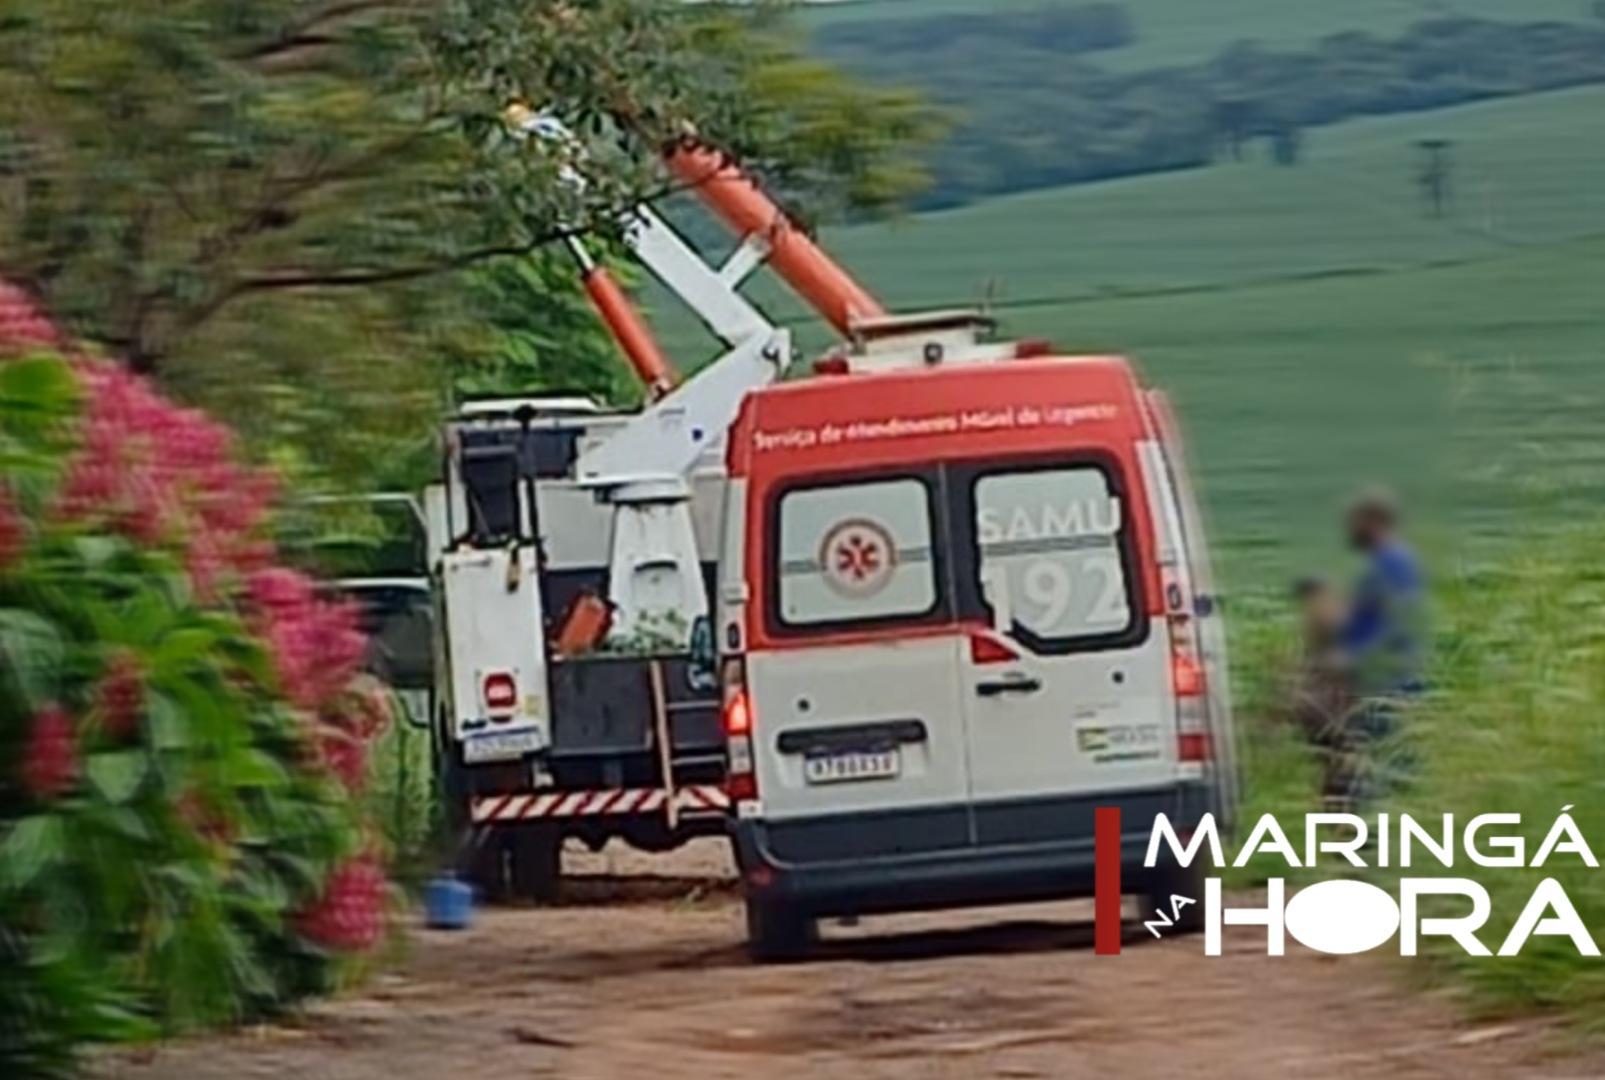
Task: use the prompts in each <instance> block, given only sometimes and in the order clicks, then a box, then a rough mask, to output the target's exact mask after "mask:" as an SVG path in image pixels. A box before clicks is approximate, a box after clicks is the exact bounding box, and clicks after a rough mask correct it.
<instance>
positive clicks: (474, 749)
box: [463, 731, 541, 765]
mask: <svg viewBox="0 0 1605 1080" xmlns="http://www.w3.org/2000/svg"><path fill="white" fill-rule="evenodd" d="M540 748H541V733H540V732H539V731H505V732H499V733H497V734H494V735H478V736H475V737H474V738H472V739H469V740H467V741H466V742H464V743H463V761H464V762H465V763H466V764H469V765H479V764H483V763H484V762H487V761H513V760H516V759H518V758H521V757H523V756H524V755H525V754H533V753H534V752H535V751H537V750H539V749H540Z"/></svg>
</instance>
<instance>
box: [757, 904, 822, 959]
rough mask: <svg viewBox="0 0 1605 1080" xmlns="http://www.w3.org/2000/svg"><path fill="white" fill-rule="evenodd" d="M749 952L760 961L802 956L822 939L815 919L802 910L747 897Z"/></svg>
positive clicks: (801, 957)
mask: <svg viewBox="0 0 1605 1080" xmlns="http://www.w3.org/2000/svg"><path fill="white" fill-rule="evenodd" d="M746 905H747V955H748V956H750V957H751V958H752V959H753V961H754V962H755V963H759V964H783V963H788V962H793V961H797V960H801V959H803V958H804V957H806V956H807V955H808V951H809V949H811V948H812V947H813V946H814V944H815V943H816V942H817V941H818V939H819V934H818V926H817V924H816V923H815V922H814V920H813V919H812V918H811V917H810V916H808V915H805V914H803V913H801V912H798V911H795V910H791V909H788V908H785V907H782V906H780V905H779V904H773V903H768V904H766V903H764V902H763V901H761V900H754V899H753V898H752V897H750V896H749V897H747V900H746Z"/></svg>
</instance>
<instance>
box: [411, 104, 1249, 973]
mask: <svg viewBox="0 0 1605 1080" xmlns="http://www.w3.org/2000/svg"><path fill="white" fill-rule="evenodd" d="M538 123H539V122H538V121H531V126H535V125H536V124H538ZM667 160H668V165H669V167H670V169H671V171H673V172H674V174H675V175H676V176H677V177H678V178H679V179H680V180H681V181H682V182H683V183H684V184H685V185H686V186H687V187H689V188H691V189H692V190H694V191H696V192H697V193H698V194H699V195H701V196H702V198H703V199H704V201H705V202H706V203H707V204H708V205H709V207H710V208H711V209H712V210H713V211H714V212H715V213H716V214H717V215H718V216H719V217H720V218H721V219H722V220H723V221H724V222H725V223H726V224H727V225H729V226H730V227H731V228H732V229H733V230H734V231H735V232H736V234H737V235H738V236H740V237H742V242H741V243H740V245H739V246H738V248H737V249H736V252H735V254H734V255H733V256H732V258H731V259H730V261H729V262H728V263H727V264H726V265H725V266H723V267H721V268H719V269H717V270H715V269H711V268H709V267H707V266H706V265H705V264H703V262H702V261H701V260H700V259H699V258H698V257H696V256H695V255H694V254H693V253H692V252H691V251H690V249H689V248H688V247H687V246H686V245H685V244H684V242H683V241H681V240H680V238H679V237H677V236H676V235H675V234H674V233H673V231H672V230H670V229H669V228H668V227H667V226H666V225H665V224H664V223H663V222H662V221H661V220H660V219H659V218H657V217H656V216H655V215H654V214H653V213H652V212H651V210H650V209H648V208H642V209H639V210H638V211H637V212H636V213H635V214H634V215H633V216H632V218H631V221H630V225H629V228H628V230H627V233H628V237H629V242H630V244H631V246H632V247H633V248H634V250H635V252H636V254H637V255H638V256H639V257H640V258H641V259H642V261H643V262H644V263H645V264H646V265H647V266H648V267H649V268H650V269H651V270H652V271H653V272H654V273H655V274H657V276H659V277H660V278H661V279H662V280H663V281H664V282H665V283H666V284H667V285H668V286H669V287H670V288H671V289H673V290H674V291H675V292H676V293H677V294H678V295H679V296H680V297H682V298H683V299H684V300H686V301H687V302H688V303H689V304H690V306H691V307H692V308H693V309H695V310H696V311H697V312H698V313H699V314H701V316H702V317H703V319H704V320H705V321H706V322H707V323H708V325H709V326H710V327H711V328H712V329H713V331H714V332H715V333H716V334H717V335H718V336H719V337H720V338H722V339H723V340H724V341H725V342H726V343H727V344H728V345H729V346H730V351H729V352H728V353H726V354H725V356H724V357H722V358H721V359H719V360H718V361H716V362H715V363H713V364H712V365H710V366H709V367H707V368H705V369H704V370H703V371H701V372H700V373H699V374H698V375H697V376H696V377H694V378H692V379H690V380H688V381H687V382H685V383H684V384H683V385H681V386H678V387H674V388H672V389H671V388H670V387H671V386H672V383H673V374H672V371H671V369H670V368H669V367H668V365H667V363H666V362H664V360H663V358H662V357H661V355H660V354H658V352H657V350H656V347H655V346H654V345H653V344H652V339H651V337H650V335H649V334H648V333H647V332H646V330H645V328H644V327H643V326H642V325H641V324H640V323H639V321H638V320H637V319H636V318H635V316H634V313H633V311H631V309H630V308H629V306H628V304H627V303H626V302H624V300H623V297H622V294H620V293H619V292H618V290H617V288H616V286H613V285H612V284H611V282H610V281H609V280H608V279H607V278H606V277H605V275H604V274H603V271H601V270H600V269H599V268H597V267H596V266H595V265H594V264H592V263H591V261H590V260H589V258H588V257H587V256H586V255H585V253H584V252H583V251H582V250H581V251H577V252H576V254H577V255H578V257H579V258H580V262H581V266H582V268H583V271H584V273H585V274H586V281H587V286H588V288H589V289H590V291H591V293H592V296H593V297H594V298H595V299H596V301H597V306H598V307H599V308H600V310H601V311H602V312H603V314H604V316H605V317H606V318H607V320H608V322H609V324H610V326H612V327H613V328H614V331H615V336H616V337H617V338H618V340H619V343H620V345H621V347H622V348H623V349H624V350H625V352H626V353H627V354H628V355H629V356H630V357H631V359H632V361H633V362H634V364H635V366H636V368H637V370H638V371H639V372H640V373H641V375H642V377H643V379H644V380H645V381H646V382H647V383H648V384H649V385H650V386H652V387H654V388H655V390H656V391H657V392H659V393H660V395H661V396H659V397H658V398H657V399H656V400H655V401H654V402H653V404H651V405H650V406H649V407H648V408H647V409H646V410H645V411H643V412H642V413H640V414H638V415H632V416H618V415H606V414H603V413H600V412H597V411H591V410H589V407H588V406H586V405H584V404H583V403H577V402H541V401H531V402H518V403H504V404H501V405H493V406H485V407H480V408H478V409H476V410H471V411H469V412H467V413H465V415H463V416H462V417H460V418H459V419H458V420H457V421H456V422H455V423H454V424H453V425H452V427H451V429H450V432H449V435H448V440H447V454H446V473H447V476H446V480H447V482H446V484H445V486H444V488H443V489H442V490H441V492H439V493H438V494H437V498H436V499H435V500H434V503H435V504H436V509H435V510H433V511H432V516H433V517H435V518H436V519H437V524H435V525H434V526H433V528H432V532H434V533H436V534H437V535H438V536H439V538H440V552H441V554H440V556H439V561H438V569H437V573H438V576H439V578H440V584H439V587H438V589H437V593H438V595H439V596H440V597H441V599H442V603H443V605H444V608H445V613H444V615H445V617H444V619H443V620H442V626H443V627H444V628H445V631H446V632H445V635H444V639H443V648H444V651H445V654H446V663H445V664H444V665H442V667H443V670H446V671H448V672H449V678H448V679H447V680H446V682H447V684H448V685H446V686H445V687H444V688H443V690H444V694H445V702H446V704H445V706H444V716H443V720H442V722H443V724H445V725H446V726H447V729H448V730H449V731H450V733H451V735H452V738H453V740H454V742H453V747H454V750H453V754H452V759H451V760H452V764H453V766H454V768H455V769H456V771H457V774H458V775H459V776H460V777H461V778H462V779H461V784H462V790H463V792H464V795H463V805H464V806H465V807H466V808H467V810H468V816H469V817H470V818H471V820H472V821H473V822H474V823H475V824H476V825H477V826H479V827H480V828H481V829H482V830H483V829H489V830H492V831H491V832H490V833H489V835H490V837H491V842H490V844H489V845H487V846H486V847H484V848H483V849H482V850H487V851H491V852H493V853H494V852H499V853H500V854H499V855H497V857H498V858H500V859H502V863H501V864H500V868H501V869H502V870H510V871H511V873H512V875H513V877H514V879H515V880H520V881H525V882H533V883H536V884H539V885H541V886H542V887H545V885H546V883H547V882H548V881H549V880H551V877H552V873H553V868H554V867H555V852H556V847H555V844H556V843H557V842H558V840H560V839H561V837H563V836H565V835H580V836H583V837H585V838H587V839H589V840H591V841H593V842H596V841H599V840H602V839H605V838H607V837H608V836H615V835H622V836H624V837H626V838H627V839H630V840H632V841H634V842H635V843H637V844H641V845H644V846H648V847H656V846H660V845H666V844H670V843H673V842H676V841H677V840H679V839H680V838H682V837H684V836H686V835H689V834H692V833H694V832H697V831H702V830H707V831H717V830H719V829H728V831H729V832H730V834H731V836H732V838H733V840H734V849H735V855H736V861H737V864H738V866H739V868H740V871H741V875H742V884H743V890H744V894H745V899H746V904H747V921H748V938H749V944H750V946H751V949H752V951H753V953H754V954H755V955H756V956H758V957H760V958H771V957H782V956H790V955H794V954H796V953H797V952H800V951H802V950H803V949H805V948H806V947H807V945H808V943H809V941H810V939H811V936H812V933H813V929H814V927H815V925H816V922H817V920H818V919H819V918H820V917H822V916H854V915H859V914H866V913H873V912H881V911H893V910H907V909H913V908H933V907H943V906H954V905H967V904H981V903H999V902H1009V901H1018V900H1031V899H1042V898H1048V897H1061V896H1077V895H1087V894H1090V893H1091V892H1092V890H1093V885H1094V882H1093V877H1094V832H1093V821H1094V811H1095V809H1097V808H1103V807H1112V808H1118V809H1119V810H1120V811H1121V819H1122V835H1121V842H1120V845H1119V848H1120V851H1119V855H1120V862H1121V870H1122V873H1121V882H1122V885H1123V886H1124V888H1125V889H1126V891H1130V892H1138V893H1141V894H1144V895H1145V896H1146V897H1148V898H1149V899H1151V900H1152V901H1153V902H1154V903H1155V904H1156V905H1160V906H1165V907H1167V909H1168V906H1169V904H1170V902H1171V901H1170V897H1171V896H1173V895H1182V896H1186V897H1189V898H1191V899H1194V900H1196V899H1198V897H1199V896H1201V893H1200V892H1199V891H1198V890H1197V888H1196V886H1195V883H1193V882H1191V881H1190V880H1189V879H1188V877H1187V874H1186V872H1185V871H1184V869H1183V868H1181V867H1179V866H1174V865H1167V864H1164V863H1160V864H1157V865H1154V866H1145V865H1143V860H1144V849H1145V844H1146V840H1147V837H1148V835H1149V833H1150V831H1151V829H1152V826H1153V825H1154V822H1155V820H1156V818H1157V816H1158V815H1160V814H1164V815H1166V816H1167V817H1168V819H1169V820H1170V821H1171V822H1172V823H1173V826H1174V828H1177V829H1181V830H1187V829H1190V828H1191V827H1192V826H1193V825H1194V824H1196V823H1197V822H1198V821H1199V820H1200V819H1201V817H1202V815H1203V814H1205V813H1214V814H1215V816H1216V820H1217V821H1219V822H1221V823H1222V824H1223V825H1227V824H1229V822H1230V820H1231V817H1232V814H1233V812H1234V808H1235V803H1236V788H1235V775H1236V772H1235V762H1234V758H1233V739H1232V729H1231V709H1230V695H1229V693H1228V689H1227V684H1226V651H1225V638H1224V633H1223V629H1222V620H1221V613H1220V604H1219V601H1218V598H1217V596H1216V594H1215V591H1214V585H1213V582H1212V577H1211V572H1210V566H1209V558H1208V552H1207V547H1206V544H1205V538H1204V531H1203V522H1202V519H1201V516H1200V514H1199V512H1198V508H1197V505H1196V502H1195V500H1194V497H1193V493H1192V486H1191V481H1190V480H1189V478H1188V472H1187V468H1186V459H1185V455H1184V453H1183V450H1182V445H1181V442H1180V439H1179V436H1178V433H1177V428H1176V425H1175V423H1174V422H1173V420H1172V418H1171V415H1170V410H1169V408H1168V406H1167V404H1166V402H1165V399H1164V398H1163V396H1162V395H1161V394H1160V393H1158V392H1157V391H1155V390H1153V389H1151V388H1150V387H1148V386H1146V385H1144V383H1143V382H1142V381H1141V379H1140V378H1139V376H1138V373H1137V372H1136V370H1135V368H1134V367H1133V366H1132V365H1131V364H1130V363H1129V362H1127V361H1126V360H1124V359H1122V358H1120V357H1116V356H1107V355H1091V356H1078V355H1073V354H1063V353H1059V352H1056V351H1055V350H1054V349H1052V348H1050V347H1049V346H1047V345H1046V344H1044V343H1040V342H1029V341H1028V342H1008V341H998V340H994V339H993V337H992V334H991V331H992V326H991V323H990V321H989V320H988V319H987V318H986V317H985V316H984V315H983V314H981V313H978V312H973V311H936V312H924V313H918V314H912V315H902V316H898V315H893V314H890V313H888V312H887V311H886V310H885V309H884V308H882V307H881V305H880V304H879V303H878V302H877V301H876V300H875V299H874V298H873V297H872V296H871V295H870V294H869V293H867V292H866V291H865V290H864V289H862V288H861V287H860V286H859V285H858V284H856V283H855V282H854V281H853V280H852V279H851V278H850V277H849V276H848V275H847V274H846V273H845V272H843V271H842V269H841V268H840V267H838V266H837V265H836V264H835V263H833V262H831V261H830V259H829V258H827V257H826V256H825V255H824V254H823V253H822V252H821V251H820V250H819V249H818V248H817V247H816V246H815V245H814V244H813V242H812V241H811V240H810V239H809V238H808V237H807V236H805V235H804V234H802V233H801V232H800V231H798V230H797V229H796V228H794V227H793V226H792V225H791V224H790V223H789V222H788V221H787V219H786V218H785V217H784V215H783V214H781V213H780V212H779V211H778V210H777V209H776V208H775V206H774V205H773V204H772V203H771V202H769V200H768V199H766V198H765V197H764V196H763V194H762V193H761V192H760V191H759V190H758V189H757V188H756V187H755V186H754V185H753V184H752V183H751V182H750V181H749V180H748V179H747V178H746V177H744V176H743V175H742V174H741V173H740V172H739V170H737V169H736V168H734V167H733V166H732V165H730V164H729V163H728V162H727V161H725V160H724V159H723V158H721V157H720V156H719V155H718V154H716V153H714V152H712V151H709V150H707V149H705V148H703V147H700V146H696V145H688V146H683V147H680V148H678V149H677V150H676V151H675V152H674V153H672V154H671V155H670V156H669V157H668V159H667ZM766 261H767V263H768V264H769V265H770V266H772V267H773V268H774V270H775V271H776V272H777V273H778V274H779V275H780V276H781V277H782V278H784V279H785V280H786V282H787V283H788V284H789V285H791V287H792V288H793V289H794V290H795V291H796V292H797V293H798V294H799V295H800V296H802V298H803V299H805V300H806V301H808V303H809V304H810V305H812V306H813V307H814V309H815V310H816V311H818V312H819V314H820V315H821V316H822V317H823V318H824V319H825V320H826V321H827V322H828V323H829V324H830V325H831V326H832V327H834V329H835V330H836V331H837V333H838V334H839V335H840V337H841V343H840V344H839V345H838V346H837V347H836V348H834V349H833V350H831V351H830V352H828V353H827V354H826V355H825V356H823V357H821V358H820V359H819V360H817V361H816V362H815V364H814V373H813V376H812V377H811V378H806V379H801V380H795V381H791V382H787V383H784V384H781V385H770V384H771V383H772V382H773V381H774V379H775V376H776V375H777V374H778V371H779V369H780V367H781V365H783V364H784V363H785V361H786V359H787V357H788V354H789V352H790V342H789V340H788V339H787V336H786V334H785V333H784V332H783V331H780V330H777V329H775V328H774V327H773V326H771V325H770V324H769V323H768V322H767V321H765V320H764V318H763V316H762V314H761V313H760V312H758V311H757V310H756V309H755V308H753V307H752V305H751V304H749V303H748V302H747V301H745V300H744V299H743V298H742V297H741V295H740V294H739V293H738V292H737V285H738V284H739V282H740V281H741V280H742V279H743V278H744V277H745V276H746V275H747V274H748V273H749V272H750V271H751V270H752V269H753V268H754V267H756V266H757V265H758V264H760V263H762V262H766ZM603 597H605V600H606V610H607V611H608V612H610V613H611V616H612V630H611V632H610V636H609V637H608V638H607V643H606V647H605V649H604V651H601V652H596V651H591V652H586V651H585V650H583V649H571V648H568V647H567V646H566V645H565V644H564V643H572V642H575V641H582V642H583V641H585V640H586V635H585V634H584V633H583V632H582V631H583V628H584V626H585V625H586V624H587V623H588V622H591V621H594V620H588V619H587V618H586V617H585V612H586V610H587V609H588V608H589V609H590V610H591V611H592V612H593V614H594V612H595V610H596V606H595V604H594V603H593V602H592V601H594V599H595V598H603ZM710 610H711V618H710V617H709V614H710ZM643 637H646V638H650V639H652V641H651V642H650V643H649V644H655V645H656V647H647V648H630V647H629V643H630V642H632V641H634V642H636V643H637V644H639V642H640V640H641V639H642V638H643ZM482 835H484V834H482ZM498 845H499V846H498ZM493 869H495V867H493ZM1186 910H1187V912H1189V913H1192V912H1197V911H1198V910H1199V907H1198V905H1197V904H1194V905H1192V907H1190V908H1188V909H1186ZM1187 917H1188V916H1183V918H1182V921H1185V920H1186V918H1187Z"/></svg>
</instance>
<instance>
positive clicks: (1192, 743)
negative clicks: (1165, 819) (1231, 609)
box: [1166, 613, 1211, 765]
mask: <svg viewBox="0 0 1605 1080" xmlns="http://www.w3.org/2000/svg"><path fill="white" fill-rule="evenodd" d="M1166 622H1167V623H1168V624H1169V628H1170V688H1171V693H1173V694H1174V695H1175V698H1176V758H1177V760H1178V761H1180V762H1181V763H1182V764H1184V765H1186V764H1194V765H1201V764H1203V763H1204V762H1206V761H1208V760H1209V759H1210V757H1211V753H1210V746H1209V704H1208V701H1209V699H1208V696H1207V694H1206V692H1205V691H1206V689H1207V687H1206V686H1205V677H1204V664H1203V660H1202V658H1201V657H1200V656H1199V649H1198V630H1197V627H1196V626H1195V625H1194V624H1193V620H1192V618H1191V616H1189V615H1187V614H1184V613H1180V614H1178V613H1173V614H1171V615H1170V617H1169V618H1168V619H1166Z"/></svg>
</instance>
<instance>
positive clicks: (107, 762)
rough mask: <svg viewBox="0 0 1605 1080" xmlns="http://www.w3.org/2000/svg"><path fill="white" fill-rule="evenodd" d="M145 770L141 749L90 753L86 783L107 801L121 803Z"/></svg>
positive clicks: (147, 761)
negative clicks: (92, 786) (91, 785)
mask: <svg viewBox="0 0 1605 1080" xmlns="http://www.w3.org/2000/svg"><path fill="white" fill-rule="evenodd" d="M149 771H150V758H149V756H147V755H146V753H145V751H143V750H112V751H106V752H103V753H99V754H92V755H90V758H89V764H88V766H87V768H86V772H87V773H88V776H89V782H90V783H91V784H93V785H94V786H95V788H96V789H97V790H98V791H99V792H100V793H101V795H103V796H105V798H106V801H107V802H111V803H125V802H127V801H128V800H129V799H131V798H132V797H133V795H134V792H136V791H138V790H139V785H140V782H141V781H143V780H144V779H145V776H146V774H147V773H149Z"/></svg>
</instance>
